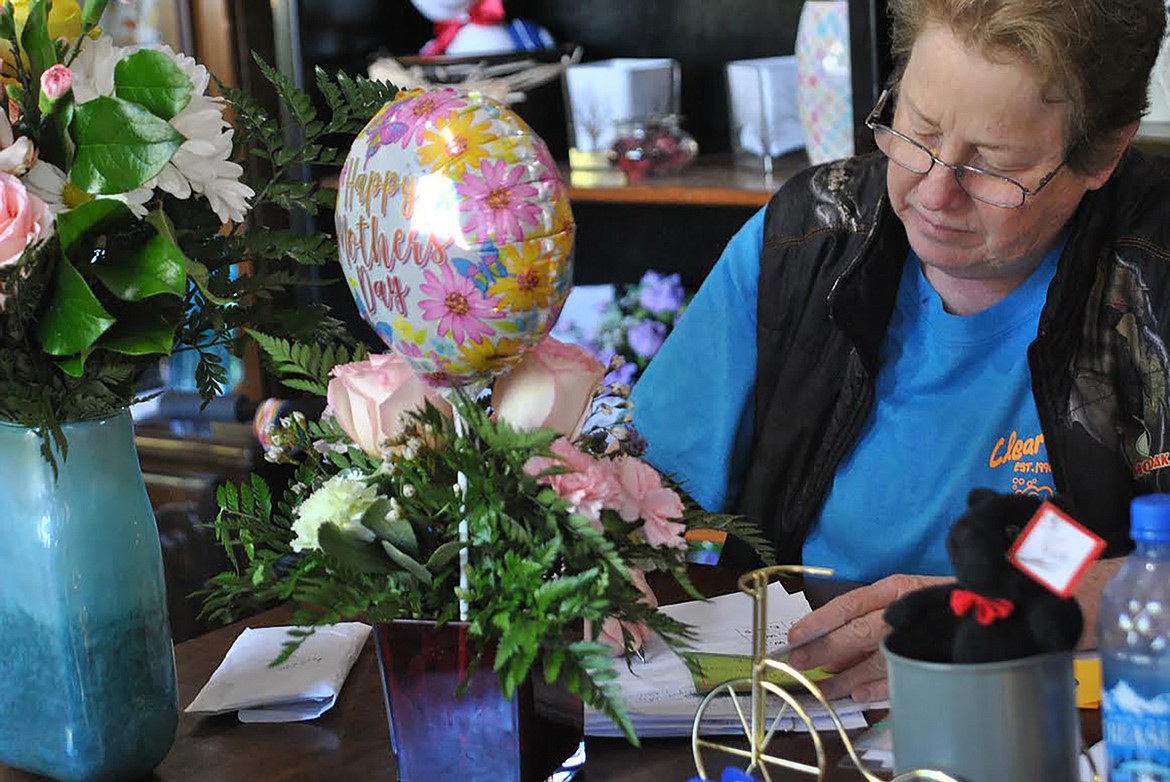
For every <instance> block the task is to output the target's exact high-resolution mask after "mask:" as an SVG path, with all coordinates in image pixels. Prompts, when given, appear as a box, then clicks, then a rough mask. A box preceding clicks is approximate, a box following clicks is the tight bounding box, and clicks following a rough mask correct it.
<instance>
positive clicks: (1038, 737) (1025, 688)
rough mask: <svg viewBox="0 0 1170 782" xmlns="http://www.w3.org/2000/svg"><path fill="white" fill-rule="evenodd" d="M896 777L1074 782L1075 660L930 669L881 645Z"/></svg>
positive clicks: (1069, 656)
mask: <svg viewBox="0 0 1170 782" xmlns="http://www.w3.org/2000/svg"><path fill="white" fill-rule="evenodd" d="M882 653H883V654H884V655H885V658H886V670H887V673H888V675H889V682H890V703H891V717H892V720H893V737H894V771H895V773H902V772H905V771H909V770H912V769H916V768H929V769H937V770H939V771H944V772H946V773H948V774H950V775H952V776H954V777H956V778H958V779H960V780H962V782H1036V780H1041V779H1044V780H1057V779H1060V780H1072V779H1077V778H1078V775H1079V770H1078V766H1077V763H1078V757H1077V756H1078V753H1079V751H1080V722H1079V719H1078V717H1077V707H1076V681H1075V680H1074V679H1073V653H1072V652H1062V653H1058V654H1043V655H1036V656H1033V657H1025V658H1022V659H1019V660H1007V661H1004V662H995V663H932V662H923V661H921V660H912V659H910V658H908V657H902V656H900V655H897V654H894V653H893V652H891V651H890V650H889V649H887V648H886V647H885V645H884V644H883V645H882Z"/></svg>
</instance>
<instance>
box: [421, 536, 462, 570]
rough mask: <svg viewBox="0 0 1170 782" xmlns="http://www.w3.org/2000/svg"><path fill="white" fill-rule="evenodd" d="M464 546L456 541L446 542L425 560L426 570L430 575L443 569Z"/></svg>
mask: <svg viewBox="0 0 1170 782" xmlns="http://www.w3.org/2000/svg"><path fill="white" fill-rule="evenodd" d="M463 546H464V544H463V543H462V542H461V541H458V540H448V541H447V542H446V543H444V544H443V545H441V546H439V547H438V548H436V549H435V550H434V551H432V552H431V558H430V559H428V560H427V570H430V571H431V572H432V573H433V572H434V571H436V570H438V569H439V568H441V567H444V566H445V565H446V564H447V563H448V562H450V561H451V560H452V559H454V558H455V557H456V556H458V555H459V550H460V549H461V548H463Z"/></svg>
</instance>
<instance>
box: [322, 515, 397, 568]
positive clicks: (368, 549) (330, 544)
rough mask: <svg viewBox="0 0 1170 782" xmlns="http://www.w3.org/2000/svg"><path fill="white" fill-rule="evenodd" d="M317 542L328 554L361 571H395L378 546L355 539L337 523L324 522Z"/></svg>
mask: <svg viewBox="0 0 1170 782" xmlns="http://www.w3.org/2000/svg"><path fill="white" fill-rule="evenodd" d="M317 542H318V543H320V544H321V548H322V549H323V550H324V551H325V553H326V554H328V555H329V556H331V557H334V558H336V559H337V560H338V561H340V562H341V563H342V564H344V565H345V566H346V567H349V568H351V569H353V570H356V571H358V572H359V573H377V574H383V575H384V574H387V573H393V572H394V567H393V566H392V565H391V564H390V562H388V561H387V560H386V557H384V556H382V555H381V554H380V553H379V552H378V547H377V546H375V545H374V544H372V543H362V542H361V541H360V540H354V539H353V538H351V537H350V536H349V535H346V534H345V533H344V532H342V531H341V527H338V526H337V525H336V524H322V525H321V529H320V530H318V532H317Z"/></svg>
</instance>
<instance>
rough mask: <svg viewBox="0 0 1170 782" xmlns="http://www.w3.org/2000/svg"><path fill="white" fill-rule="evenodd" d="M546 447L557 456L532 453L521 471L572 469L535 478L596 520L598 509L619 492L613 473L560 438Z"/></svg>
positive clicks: (583, 513)
mask: <svg viewBox="0 0 1170 782" xmlns="http://www.w3.org/2000/svg"><path fill="white" fill-rule="evenodd" d="M549 450H551V451H552V452H553V453H554V454H555V455H556V457H559V458H551V457H548V456H534V457H532V458H531V459H529V460H528V462H527V463H525V465H524V471H525V472H526V473H528V474H529V475H534V476H535V475H540V473H542V472H544V471H545V470H547V469H549V468H550V467H561V468H564V467H568V468H569V469H571V470H572V472H564V473H559V474H557V475H546V476H544V477H543V478H540V479H539V480H540V482H541V483H545V484H548V485H549V486H551V487H552V488H553V490H554V491H555V492H556V493H557V496H558V497H560V498H561V499H563V500H565V501H566V502H568V503H569V505H570V507H571V508H572V511H573V512H574V513H577V514H580V515H582V516H584V517H585V518H587V519H589V520H590V521H594V522H600V521H601V510H602V508H605V507H610V505H611V504H612V502H613V498H614V497H615V496H616V495H617V494H618V492H619V488H618V486H617V484H616V482H615V480H614V475H613V473H612V472H610V470H609V469H607V466H606V465H605V464H602V463H601V462H598V461H597V460H596V459H594V458H593V457H591V456H590V455H589V454H586V453H582V452H581V451H580V450H578V449H577V448H575V447H573V445H572V444H571V443H570V442H569V441H568V440H566V439H565V438H564V437H561V438H558V439H557V440H556V441H554V442H553V444H552V446H550V448H549Z"/></svg>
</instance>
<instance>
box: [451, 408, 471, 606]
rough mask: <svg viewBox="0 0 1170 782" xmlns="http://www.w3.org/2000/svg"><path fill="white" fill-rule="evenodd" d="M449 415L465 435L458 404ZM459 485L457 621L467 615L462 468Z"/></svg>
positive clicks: (459, 434) (464, 477)
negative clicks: (459, 545) (460, 545)
mask: <svg viewBox="0 0 1170 782" xmlns="http://www.w3.org/2000/svg"><path fill="white" fill-rule="evenodd" d="M451 415H452V418H453V419H454V421H455V436H456V437H458V438H463V437H465V436H466V435H467V425H466V423H465V422H464V420H463V416H462V415H461V414H460V413H459V405H453V406H452V408H451ZM455 481H456V485H457V486H458V487H459V542H460V543H462V544H463V546H462V547H461V548H460V549H459V621H460V622H466V621H467V619H468V615H467V599H466V597H465V595H466V594H467V569H468V562H467V543H468V541H469V539H470V536H469V533H468V528H467V474H466V473H464V472H463V471H462V470H460V471H459V473H458V475H456V477H455Z"/></svg>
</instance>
